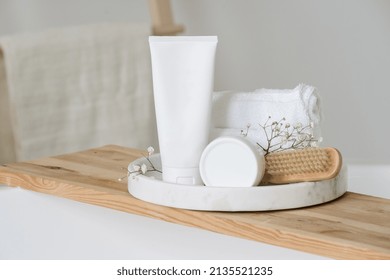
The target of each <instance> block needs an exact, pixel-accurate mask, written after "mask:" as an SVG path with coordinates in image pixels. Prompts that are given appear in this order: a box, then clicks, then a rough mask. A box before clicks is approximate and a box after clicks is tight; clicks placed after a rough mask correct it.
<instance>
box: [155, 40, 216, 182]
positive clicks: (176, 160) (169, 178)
mask: <svg viewBox="0 0 390 280" xmlns="http://www.w3.org/2000/svg"><path fill="white" fill-rule="evenodd" d="M217 42H218V40H217V37H216V36H174V37H169V36H162V37H159V36H151V37H149V44H150V51H151V57H152V74H153V92H154V102H155V107H156V118H157V131H158V138H159V146H160V153H161V163H162V172H163V180H164V181H166V182H172V183H177V184H186V185H198V184H202V179H201V177H200V173H199V161H200V157H201V155H202V152H203V150H204V148H205V147H206V146H207V144H208V142H209V131H210V120H211V106H212V104H211V100H212V91H213V87H214V62H215V53H216V47H217Z"/></svg>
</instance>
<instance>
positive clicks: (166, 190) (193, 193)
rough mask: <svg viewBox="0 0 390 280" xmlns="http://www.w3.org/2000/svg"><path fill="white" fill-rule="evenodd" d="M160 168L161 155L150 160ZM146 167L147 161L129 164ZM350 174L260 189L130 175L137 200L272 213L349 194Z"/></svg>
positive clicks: (157, 175)
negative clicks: (186, 182)
mask: <svg viewBox="0 0 390 280" xmlns="http://www.w3.org/2000/svg"><path fill="white" fill-rule="evenodd" d="M150 160H151V161H152V162H153V165H154V166H155V167H156V168H157V169H160V167H161V162H160V156H159V155H158V154H156V155H153V156H151V157H150ZM143 163H145V164H147V165H149V163H148V162H147V160H146V159H145V158H140V159H137V160H136V161H134V162H132V163H130V165H129V170H131V166H133V165H134V164H139V165H141V164H143ZM347 181H348V180H347V171H346V168H345V167H343V168H342V169H341V171H340V173H339V175H338V176H337V177H336V178H334V179H330V180H325V181H319V182H302V183H295V184H285V185H267V186H258V187H242V188H241V187H239V188H237V187H206V186H191V185H179V184H174V183H167V182H164V181H162V180H161V174H160V173H158V172H147V173H146V174H145V175H136V176H130V177H129V180H128V190H129V193H130V194H132V195H133V196H134V197H136V198H138V199H141V200H144V201H147V202H151V203H155V204H159V205H164V206H170V207H175V208H183V209H191V210H205V211H231V212H235V211H269V210H282V209H292V208H300V207H306V206H311V205H316V204H321V203H325V202H328V201H331V200H334V199H336V198H338V197H340V196H341V195H343V194H344V193H345V192H346V191H347V184H348V182H347Z"/></svg>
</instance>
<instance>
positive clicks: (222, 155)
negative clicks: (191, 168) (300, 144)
mask: <svg viewBox="0 0 390 280" xmlns="http://www.w3.org/2000/svg"><path fill="white" fill-rule="evenodd" d="M199 168H200V174H201V177H202V179H203V182H204V183H205V185H206V186H214V187H251V186H256V185H258V184H259V183H260V181H261V179H262V178H263V175H264V170H265V159H264V156H263V154H262V153H261V152H259V151H258V150H257V149H256V147H254V145H253V144H252V143H250V142H249V141H247V140H246V139H244V138H242V137H230V136H226V137H219V138H217V139H215V140H214V141H212V142H211V143H210V144H209V145H208V146H207V147H206V149H205V150H204V151H203V153H202V157H201V159H200V165H199Z"/></svg>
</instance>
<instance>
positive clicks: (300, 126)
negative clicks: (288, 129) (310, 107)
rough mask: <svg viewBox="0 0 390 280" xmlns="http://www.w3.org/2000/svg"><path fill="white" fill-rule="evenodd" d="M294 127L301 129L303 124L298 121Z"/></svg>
mask: <svg viewBox="0 0 390 280" xmlns="http://www.w3.org/2000/svg"><path fill="white" fill-rule="evenodd" d="M294 128H295V129H300V128H302V124H301V123H300V122H298V123H296V124H295V125H294Z"/></svg>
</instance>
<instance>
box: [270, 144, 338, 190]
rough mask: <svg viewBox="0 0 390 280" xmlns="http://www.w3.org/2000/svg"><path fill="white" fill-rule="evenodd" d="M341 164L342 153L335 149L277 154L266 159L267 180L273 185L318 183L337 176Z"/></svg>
mask: <svg viewBox="0 0 390 280" xmlns="http://www.w3.org/2000/svg"><path fill="white" fill-rule="evenodd" d="M340 164H341V156H340V153H339V152H338V151H337V150H336V149H334V148H307V149H302V150H291V151H284V152H276V153H271V154H268V155H267V157H266V175H267V176H265V177H266V178H265V179H266V180H267V182H271V183H291V182H299V181H308V180H313V181H318V180H323V179H328V178H331V176H336V175H337V174H336V173H338V171H339V168H340Z"/></svg>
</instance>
